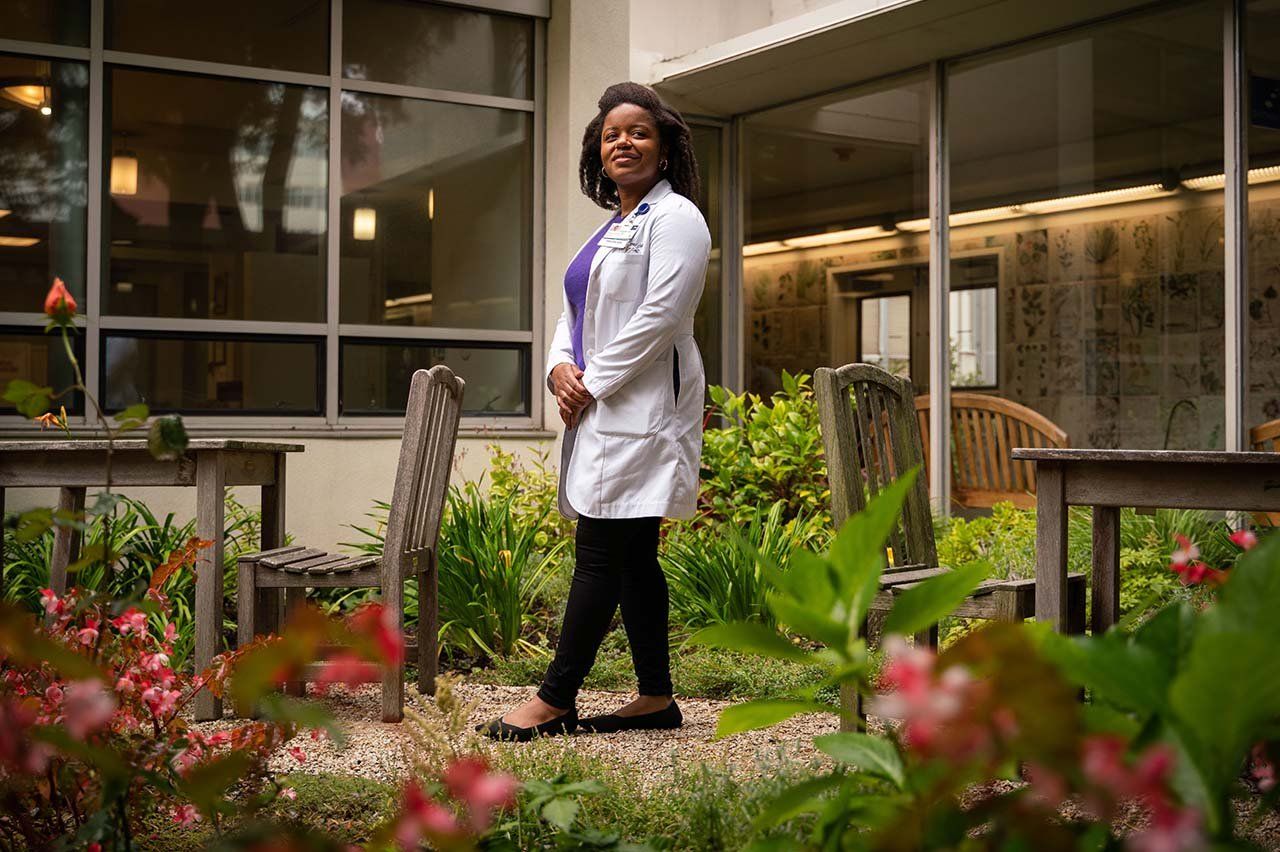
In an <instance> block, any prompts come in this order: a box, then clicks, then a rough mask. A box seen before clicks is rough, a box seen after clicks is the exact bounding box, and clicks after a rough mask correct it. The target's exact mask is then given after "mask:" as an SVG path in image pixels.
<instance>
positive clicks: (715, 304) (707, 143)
mask: <svg viewBox="0 0 1280 852" xmlns="http://www.w3.org/2000/svg"><path fill="white" fill-rule="evenodd" d="M690 129H691V130H692V131H693V153H694V156H696V157H697V158H698V175H699V177H700V178H701V179H702V193H701V195H700V197H699V198H698V209H699V210H701V211H702V215H703V217H704V218H705V219H706V220H707V228H708V229H710V231H711V258H710V259H709V260H708V261H707V281H706V284H705V285H704V287H703V290H702V301H701V302H699V303H698V312H697V314H696V315H695V316H694V318H693V336H694V339H695V340H696V341H697V342H698V350H699V351H700V352H701V353H702V363H703V369H704V370H705V371H706V375H707V385H708V386H711V385H719V384H723V383H724V376H723V371H724V366H723V364H724V360H723V353H722V352H721V345H720V341H721V327H722V323H723V321H724V310H723V305H722V298H721V290H720V272H721V267H722V264H721V262H720V227H721V220H720V216H721V211H720V194H721V187H720V168H721V162H720V160H721V157H720V132H721V131H720V128H719V127H708V126H705V125H696V124H695V125H693V126H692V127H691V128H690Z"/></svg>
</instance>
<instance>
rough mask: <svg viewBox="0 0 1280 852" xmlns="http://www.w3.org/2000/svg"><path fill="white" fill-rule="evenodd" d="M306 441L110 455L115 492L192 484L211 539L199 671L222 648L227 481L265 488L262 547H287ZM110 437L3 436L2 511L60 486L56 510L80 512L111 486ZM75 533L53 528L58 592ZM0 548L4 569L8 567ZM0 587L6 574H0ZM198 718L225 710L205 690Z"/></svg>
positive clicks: (200, 571)
mask: <svg viewBox="0 0 1280 852" xmlns="http://www.w3.org/2000/svg"><path fill="white" fill-rule="evenodd" d="M303 449H304V447H303V446H302V445H301V444H280V443H271V442H266V441H239V440H210V439H201V440H193V441H191V443H190V444H189V445H188V446H187V450H186V452H185V453H183V455H182V456H181V457H179V458H177V459H174V460H172V461H159V460H158V459H156V458H154V457H153V456H152V455H151V453H150V452H149V451H148V450H147V442H146V441H144V440H138V439H131V440H123V441H116V442H115V444H114V451H113V452H112V456H111V486H112V488H113V489H123V488H131V487H137V486H144V485H145V486H155V485H169V486H186V487H192V486H194V487H195V489H196V535H197V536H198V537H200V538H202V539H205V540H207V541H211V542H213V545H212V546H211V547H209V548H208V549H207V550H203V551H201V556H200V559H199V561H198V562H197V563H196V601H195V619H196V642H195V667H196V671H197V672H200V671H203V670H204V669H205V667H207V666H208V665H209V662H210V661H211V660H212V659H213V658H214V656H216V655H217V654H218V653H219V652H221V650H222V603H223V590H222V560H223V540H222V535H223V528H224V517H223V516H224V509H223V507H224V501H225V497H226V488H227V486H229V485H256V486H261V488H262V548H263V549H264V550H268V549H270V548H273V547H280V546H282V545H283V544H284V532H285V526H284V524H285V521H284V506H285V489H284V486H285V455H286V454H287V453H297V452H302V450H303ZM106 462H107V442H106V441H80V440H46V441H0V511H2V510H3V508H4V489H6V488H47V487H56V488H58V489H59V497H58V507H59V508H60V509H69V510H72V511H80V510H82V509H83V508H84V503H85V490H86V489H87V488H101V487H104V486H105V485H106V484H107V483H106ZM77 537H78V536H76V535H74V534H73V533H72V531H71V530H69V529H67V528H65V527H59V528H58V529H57V531H56V533H55V538H54V546H53V559H52V563H51V564H50V566H49V575H50V577H49V578H50V583H51V585H52V588H53V589H54V591H56V592H58V593H59V594H61V593H63V592H65V591H66V589H67V565H68V564H69V563H70V562H71V561H72V560H73V559H74V558H75V554H76V552H77V551H78V549H79V542H78V541H76V538H77ZM3 564H4V562H3V552H2V551H0V572H2V570H3ZM0 591H3V579H2V577H0ZM195 713H196V718H197V719H198V720H201V721H204V720H208V719H213V718H218V717H220V716H221V715H222V707H221V702H220V701H218V700H216V699H215V698H214V697H213V696H212V695H210V694H209V693H208V691H207V690H206V691H202V692H201V693H200V694H199V696H198V697H197V700H196V707H195Z"/></svg>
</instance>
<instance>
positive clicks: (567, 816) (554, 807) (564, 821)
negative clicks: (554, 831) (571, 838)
mask: <svg viewBox="0 0 1280 852" xmlns="http://www.w3.org/2000/svg"><path fill="white" fill-rule="evenodd" d="M579 807H580V806H579V805H578V802H577V800H576V799H570V798H567V797H565V796H560V797H557V798H554V799H552V800H551V801H549V802H547V803H546V804H545V805H543V806H542V818H543V819H545V820H546V821H547V822H549V823H551V824H552V825H554V826H555V827H556V828H558V829H560V830H561V831H568V830H569V829H571V828H573V823H574V820H576V819H577V818H578V808H579Z"/></svg>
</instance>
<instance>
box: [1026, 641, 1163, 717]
mask: <svg viewBox="0 0 1280 852" xmlns="http://www.w3.org/2000/svg"><path fill="white" fill-rule="evenodd" d="M1042 650H1043V652H1044V655H1045V657H1046V658H1048V659H1049V660H1050V661H1051V662H1053V663H1054V664H1056V665H1057V666H1058V668H1060V669H1061V670H1062V672H1063V673H1064V674H1065V675H1066V676H1067V677H1068V678H1069V679H1070V680H1071V681H1072V682H1074V683H1077V684H1079V685H1080V686H1083V687H1086V688H1088V689H1089V690H1091V691H1092V693H1093V698H1094V700H1095V701H1104V702H1107V703H1110V704H1113V705H1115V706H1116V707H1120V708H1123V709H1125V710H1129V711H1133V712H1136V713H1138V714H1139V715H1140V717H1141V718H1143V719H1146V718H1148V717H1150V716H1151V714H1152V713H1156V712H1163V711H1166V710H1167V709H1168V706H1169V684H1170V683H1171V682H1172V680H1173V675H1172V673H1171V672H1169V671H1166V669H1165V667H1164V665H1163V662H1162V661H1161V660H1160V658H1159V656H1158V655H1157V654H1156V653H1155V652H1154V651H1152V650H1151V649H1150V648H1147V647H1144V646H1142V645H1139V644H1138V643H1136V642H1133V641H1131V640H1130V639H1129V638H1128V637H1125V636H1122V635H1120V634H1117V633H1107V634H1106V635H1104V636H1100V637H1093V638H1084V637H1069V636H1063V635H1060V634H1053V635H1050V636H1046V637H1044V639H1043V644H1042Z"/></svg>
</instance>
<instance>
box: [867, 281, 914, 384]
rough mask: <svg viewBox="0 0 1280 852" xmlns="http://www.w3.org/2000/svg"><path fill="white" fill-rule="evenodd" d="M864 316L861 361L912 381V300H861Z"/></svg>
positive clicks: (905, 298)
mask: <svg viewBox="0 0 1280 852" xmlns="http://www.w3.org/2000/svg"><path fill="white" fill-rule="evenodd" d="M858 311H859V313H860V314H861V322H860V326H861V328H860V331H859V339H860V341H861V345H860V346H859V347H858V350H859V355H858V360H859V361H860V362H862V363H863V364H874V365H875V366H877V367H879V368H880V369H882V370H884V371H885V372H888V373H892V374H893V375H895V376H900V377H902V378H904V379H910V378H911V297H910V296H869V297H866V298H862V299H859V300H858Z"/></svg>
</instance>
